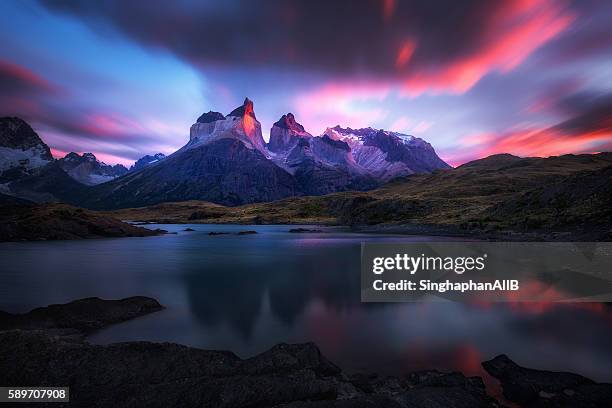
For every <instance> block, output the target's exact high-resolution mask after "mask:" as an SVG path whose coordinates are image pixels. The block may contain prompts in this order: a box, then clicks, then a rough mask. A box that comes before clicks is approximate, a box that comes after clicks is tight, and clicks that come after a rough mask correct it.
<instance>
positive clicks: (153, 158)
mask: <svg viewBox="0 0 612 408" xmlns="http://www.w3.org/2000/svg"><path fill="white" fill-rule="evenodd" d="M165 158H166V155H165V154H163V153H157V154H154V155H150V154H147V155H146V156H143V157H141V158H140V159H138V160H136V162H135V163H134V164H133V165H132V166H131V167H130V170H129V171H137V170H140V169H142V168H144V167H147V166H149V165H151V164H153V163H157V162H159V161H161V160H163V159H165Z"/></svg>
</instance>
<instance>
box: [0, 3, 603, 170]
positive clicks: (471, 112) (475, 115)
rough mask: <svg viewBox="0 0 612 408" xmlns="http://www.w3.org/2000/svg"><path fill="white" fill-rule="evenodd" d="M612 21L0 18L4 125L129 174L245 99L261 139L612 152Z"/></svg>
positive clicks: (417, 8)
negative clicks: (292, 132) (293, 126)
mask: <svg viewBox="0 0 612 408" xmlns="http://www.w3.org/2000/svg"><path fill="white" fill-rule="evenodd" d="M611 19H612V3H611V2H601V1H596V0H582V1H575V0H506V1H490V0H465V1H454V0H431V1H421V0H357V1H354V0H337V1H325V2H324V1H318V0H269V1H264V2H255V1H244V0H226V1H222V2H220V1H212V0H210V1H189V0H182V1H174V2H172V1H155V2H151V1H144V0H131V1H119V0H106V1H97V2H93V1H91V2H88V1H77V0H74V1H73V0H24V1H23V2H3V3H2V2H0V23H1V24H0V35H2V37H3V38H5V39H7V41H3V42H2V43H0V91H1V92H0V103H1V105H0V115H7V114H10V115H19V116H22V117H23V118H24V119H26V120H28V121H30V122H32V123H33V124H34V125H35V127H36V129H37V131H39V132H41V135H42V136H43V138H44V139H45V140H46V141H47V142H48V143H49V144H50V145H51V147H52V148H54V149H55V150H56V151H57V152H60V151H70V150H77V151H81V152H82V151H93V152H94V153H96V154H98V155H104V156H106V157H108V159H107V160H108V161H111V162H113V161H120V162H122V163H128V162H129V161H131V160H133V159H135V158H137V157H139V156H142V155H144V154H151V153H156V152H158V151H162V152H164V153H170V152H172V151H173V150H175V149H177V148H179V147H181V146H182V145H183V144H184V143H185V142H186V141H187V140H188V130H189V126H190V125H191V124H192V123H193V121H194V120H195V119H196V118H197V117H198V116H199V115H200V114H201V113H202V112H205V111H208V110H216V111H222V112H229V111H231V109H233V108H234V107H235V106H237V105H239V104H240V103H241V102H242V100H243V99H244V97H245V96H248V97H250V98H251V99H253V100H254V101H255V110H256V112H257V117H258V119H259V120H260V121H261V123H262V129H263V130H264V138H267V136H268V135H267V129H269V128H270V127H271V125H272V123H274V122H275V121H276V120H278V118H279V117H280V116H281V115H282V114H284V113H287V112H293V113H295V114H296V119H297V120H298V121H299V122H300V123H302V124H303V125H304V126H305V127H306V129H307V130H308V131H309V132H311V133H313V134H320V133H321V132H322V131H323V130H324V129H325V128H326V127H328V126H334V125H337V124H339V125H342V126H349V127H353V128H357V127H366V126H372V127H375V128H385V129H392V130H398V131H402V132H407V133H411V134H414V135H416V136H419V137H423V138H425V139H426V140H427V141H429V142H431V143H432V145H433V146H434V147H435V148H436V150H437V151H438V152H439V153H440V154H441V156H442V157H443V158H444V159H445V160H447V161H449V162H450V163H452V164H461V163H463V162H465V161H466V160H470V159H474V158H479V157H482V156H483V155H487V154H493V153H501V152H508V153H514V154H519V155H539V156H544V155H550V154H563V153H572V152H591V151H600V150H610V149H612V141H611V139H612V135H611V132H610V127H611V126H610V99H611V98H610V95H611V94H612V88H611V87H610V84H611V83H612V82H611V81H612V77H611V73H612V40H610V39H611V38H612V29H611V28H610V27H611V26H610V24H609V22H610V21H611ZM23 27H28V29H27V30H23Z"/></svg>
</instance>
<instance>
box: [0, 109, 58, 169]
mask: <svg viewBox="0 0 612 408" xmlns="http://www.w3.org/2000/svg"><path fill="white" fill-rule="evenodd" d="M52 161H53V156H51V150H50V149H49V146H47V145H46V144H45V143H44V142H43V141H42V140H41V139H40V137H39V136H38V134H37V133H36V132H35V131H34V129H32V128H31V127H30V125H28V124H27V123H26V122H25V121H24V120H22V119H20V118H17V117H2V118H0V181H8V180H14V179H17V178H19V177H21V176H23V175H28V174H30V173H31V171H32V170H33V169H36V168H38V167H42V166H45V165H47V164H49V163H50V162H52Z"/></svg>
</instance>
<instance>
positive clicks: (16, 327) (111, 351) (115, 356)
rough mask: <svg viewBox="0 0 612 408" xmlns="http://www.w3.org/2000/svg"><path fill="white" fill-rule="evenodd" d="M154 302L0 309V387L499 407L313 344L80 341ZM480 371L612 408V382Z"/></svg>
mask: <svg viewBox="0 0 612 408" xmlns="http://www.w3.org/2000/svg"><path fill="white" fill-rule="evenodd" d="M161 309H162V306H161V305H160V304H159V303H158V302H157V301H156V300H154V299H151V298H146V297H132V298H127V299H122V300H115V301H113V300H101V299H98V298H88V299H82V300H77V301H74V302H71V303H67V304H63V305H51V306H48V307H44V308H39V309H34V310H32V311H31V312H29V313H25V314H21V315H14V314H9V313H4V312H0V384H3V385H5V386H69V387H70V398H71V402H70V404H69V405H70V406H88V407H113V408H117V407H140V406H150V407H195V406H204V407H237V408H240V407H277V408H278V407H284V408H328V407H329V408H336V407H343V408H360V407H398V408H413V407H414V408H416V407H425V408H453V407H455V408H473V407H476V408H478V407H482V408H486V407H500V406H501V405H500V404H499V403H498V402H497V401H496V400H495V399H493V398H492V397H490V396H489V395H487V393H486V390H485V386H484V383H483V381H482V379H481V378H480V377H465V376H464V375H463V374H461V373H441V372H438V371H421V372H415V373H411V374H408V375H405V376H401V377H378V376H376V375H366V374H356V375H347V374H346V373H343V372H342V370H341V369H340V368H338V367H337V366H335V365H334V364H333V363H331V362H330V361H328V360H327V359H326V358H325V357H324V356H322V355H321V352H320V351H319V349H318V348H317V347H316V346H315V345H314V344H313V343H305V344H279V345H277V346H274V347H273V348H271V349H270V350H268V351H266V352H264V353H262V354H259V355H257V356H255V357H252V358H248V359H241V358H240V357H238V356H236V355H235V354H233V353H231V352H228V351H209V350H200V349H196V348H191V347H186V346H181V345H178V344H172V343H151V342H127V343H117V344H110V345H106V346H102V345H93V344H90V343H88V342H86V341H85V340H84V337H83V335H85V334H88V333H90V332H91V331H93V330H96V329H100V328H102V327H105V326H107V325H110V324H113V323H117V322H122V321H125V320H127V319H131V318H134V317H138V316H142V315H145V314H147V313H152V312H155V311H158V310H161ZM483 367H484V368H485V369H486V370H487V371H488V372H489V373H490V374H491V375H493V376H494V377H496V378H498V379H499V380H500V381H501V383H502V386H503V390H504V395H505V396H506V398H508V399H509V400H511V401H514V402H517V403H519V404H520V406H525V407H608V406H612V385H610V384H597V383H595V382H593V381H591V380H589V379H588V378H585V377H582V376H580V375H577V374H571V373H556V372H550V371H540V370H534V369H529V368H524V367H520V366H518V365H517V364H515V363H514V362H513V361H511V360H510V359H509V358H508V357H506V356H504V355H502V356H498V357H496V358H494V359H493V360H490V361H486V362H484V363H483Z"/></svg>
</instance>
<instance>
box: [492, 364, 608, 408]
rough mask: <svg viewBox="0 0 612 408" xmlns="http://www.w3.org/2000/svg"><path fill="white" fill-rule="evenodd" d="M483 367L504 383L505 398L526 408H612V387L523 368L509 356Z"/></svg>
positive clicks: (568, 374) (573, 376)
mask: <svg viewBox="0 0 612 408" xmlns="http://www.w3.org/2000/svg"><path fill="white" fill-rule="evenodd" d="M482 366H483V367H484V369H485V370H487V372H488V373H489V374H491V375H492V376H493V377H495V378H497V379H499V380H500V382H501V384H502V387H503V392H504V397H506V398H507V399H508V400H510V401H513V402H516V403H519V404H521V406H525V407H567V408H570V407H592V408H597V407H611V406H612V384H598V383H595V382H594V381H593V380H590V379H588V378H586V377H583V376H581V375H578V374H573V373H565V372H554V371H542V370H534V369H531V368H525V367H521V366H519V365H518V364H516V363H515V362H514V361H512V360H510V359H509V358H508V357H507V356H506V355H500V356H497V357H495V358H494V359H492V360H489V361H485V362H484V363H482Z"/></svg>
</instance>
